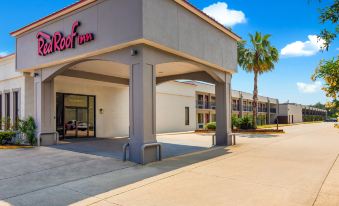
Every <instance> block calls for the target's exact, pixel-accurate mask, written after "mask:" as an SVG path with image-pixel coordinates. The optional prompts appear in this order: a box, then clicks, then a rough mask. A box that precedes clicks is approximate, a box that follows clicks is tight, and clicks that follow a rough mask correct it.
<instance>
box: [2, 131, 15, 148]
mask: <svg viewBox="0 0 339 206" xmlns="http://www.w3.org/2000/svg"><path fill="white" fill-rule="evenodd" d="M15 134H16V133H15V132H12V131H2V132H0V144H1V145H3V144H8V143H10V142H11V140H12V138H13V137H14V136H15Z"/></svg>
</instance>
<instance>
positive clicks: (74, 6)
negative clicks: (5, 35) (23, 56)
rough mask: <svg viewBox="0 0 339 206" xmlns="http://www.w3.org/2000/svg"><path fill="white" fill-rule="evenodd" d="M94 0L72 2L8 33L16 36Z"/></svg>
mask: <svg viewBox="0 0 339 206" xmlns="http://www.w3.org/2000/svg"><path fill="white" fill-rule="evenodd" d="M96 1H97V0H80V1H78V2H76V3H74V4H71V5H69V6H67V7H65V8H63V9H61V10H59V11H56V12H54V13H52V14H50V15H48V16H45V17H43V18H41V19H39V20H37V21H35V22H33V23H31V24H28V25H27V26H24V27H22V28H20V29H18V30H16V31H13V32H11V33H10V35H12V36H13V37H16V36H18V35H20V34H23V33H25V32H27V31H30V30H32V29H34V28H36V27H38V26H41V25H43V24H45V23H46V22H48V21H51V20H54V19H56V18H58V17H61V16H64V15H66V14H69V13H71V12H73V11H75V10H78V9H80V8H82V7H84V6H87V5H88V4H91V3H93V2H96Z"/></svg>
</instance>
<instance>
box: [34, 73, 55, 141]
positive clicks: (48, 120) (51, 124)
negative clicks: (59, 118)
mask: <svg viewBox="0 0 339 206" xmlns="http://www.w3.org/2000/svg"><path fill="white" fill-rule="evenodd" d="M41 76H42V75H41V72H39V73H36V77H35V78H34V120H35V123H36V126H37V135H38V134H39V133H50V132H55V116H54V108H55V92H54V81H53V79H52V80H49V81H42V80H41ZM40 143H42V144H43V145H51V144H55V141H54V135H49V136H48V137H45V136H44V140H43V141H41V142H38V143H37V144H38V146H39V145H40Z"/></svg>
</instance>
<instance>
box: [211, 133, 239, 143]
mask: <svg viewBox="0 0 339 206" xmlns="http://www.w3.org/2000/svg"><path fill="white" fill-rule="evenodd" d="M228 135H229V136H231V137H232V144H231V145H236V144H237V141H236V135H237V133H229V134H228ZM216 143H217V138H216V134H213V135H212V146H215V145H216Z"/></svg>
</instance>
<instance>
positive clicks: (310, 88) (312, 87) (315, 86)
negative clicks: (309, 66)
mask: <svg viewBox="0 0 339 206" xmlns="http://www.w3.org/2000/svg"><path fill="white" fill-rule="evenodd" d="M321 85H322V84H321V82H320V81H316V82H314V83H310V84H307V83H304V82H298V83H297V87H298V90H299V91H300V92H302V93H315V92H317V91H319V90H320V88H321Z"/></svg>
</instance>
